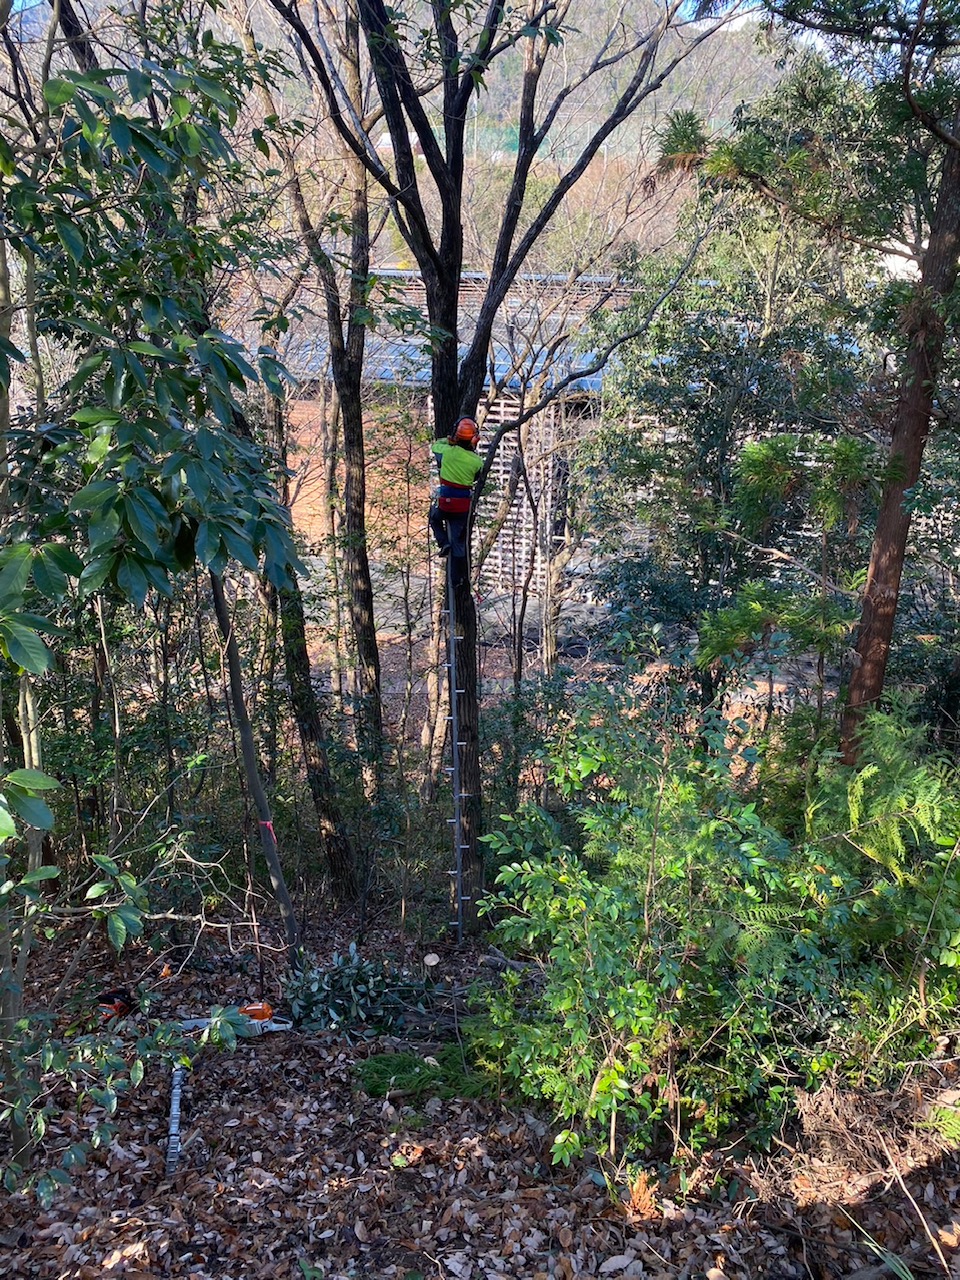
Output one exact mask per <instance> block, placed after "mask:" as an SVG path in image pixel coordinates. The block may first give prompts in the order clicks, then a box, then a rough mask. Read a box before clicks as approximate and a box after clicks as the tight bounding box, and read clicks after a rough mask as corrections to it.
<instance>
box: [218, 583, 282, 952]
mask: <svg viewBox="0 0 960 1280" xmlns="http://www.w3.org/2000/svg"><path fill="white" fill-rule="evenodd" d="M210 587H211V590H212V592H213V607H214V611H215V612H216V615H217V624H218V626H219V628H220V634H221V636H222V637H223V644H224V650H225V652H226V657H227V676H228V680H229V686H230V703H231V705H232V707H233V714H234V716H235V717H236V721H237V732H238V734H239V735H240V751H241V755H242V758H243V775H244V781H245V782H246V784H247V790H248V791H249V793H250V798H251V800H252V801H253V805H254V808H255V810H256V813H257V829H258V830H259V832H260V845H261V848H262V849H263V856H264V859H265V861H266V864H267V871H268V873H269V875H270V885H271V888H272V889H273V896H274V898H275V899H276V902H277V907H278V908H279V910H280V919H281V922H282V924H283V932H284V937H285V938H286V940H287V949H288V952H289V959H290V964H291V966H295V965H296V964H297V960H298V954H299V948H300V929H299V926H298V925H297V915H296V912H295V911H294V909H293V901H292V900H291V898H290V891H289V889H288V888H287V882H286V880H285V879H284V875H283V867H282V866H281V865H280V853H279V850H278V848H277V837H276V833H275V832H274V829H273V815H272V814H271V812H270V805H269V803H268V801H267V795H266V792H265V791H264V789H263V783H262V782H261V781H260V771H259V769H258V767H257V749H256V744H255V742H254V738H253V728H252V726H251V724H250V717H249V716H248V715H247V704H246V700H245V698H244V696H243V673H242V671H241V668H240V651H239V649H238V648H237V639H236V636H235V635H234V631H233V624H232V623H231V621H230V613H229V610H228V609H227V601H226V598H225V596H224V594H223V583H222V582H221V580H220V578H219V577H218V576H217V575H216V574H215V573H211V575H210Z"/></svg>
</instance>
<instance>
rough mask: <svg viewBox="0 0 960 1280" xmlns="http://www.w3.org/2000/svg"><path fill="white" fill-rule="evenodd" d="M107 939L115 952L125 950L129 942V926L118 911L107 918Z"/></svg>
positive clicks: (112, 912)
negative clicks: (125, 945)
mask: <svg viewBox="0 0 960 1280" xmlns="http://www.w3.org/2000/svg"><path fill="white" fill-rule="evenodd" d="M107 937H108V938H109V939H110V942H111V944H112V945H113V947H114V949H115V950H117V951H122V950H123V944H124V943H125V942H126V940H127V926H126V924H125V923H124V920H123V917H122V916H121V915H120V914H119V913H118V912H116V911H111V913H110V914H109V915H108V916H107Z"/></svg>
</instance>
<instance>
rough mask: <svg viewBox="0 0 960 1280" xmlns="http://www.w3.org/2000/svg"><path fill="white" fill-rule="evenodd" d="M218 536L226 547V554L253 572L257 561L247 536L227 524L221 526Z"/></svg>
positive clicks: (257, 565)
mask: <svg viewBox="0 0 960 1280" xmlns="http://www.w3.org/2000/svg"><path fill="white" fill-rule="evenodd" d="M220 536H221V537H222V538H223V545H224V546H225V547H226V548H227V552H228V554H229V555H231V556H232V557H233V559H234V560H236V561H237V562H238V563H239V564H242V565H243V567H244V568H245V569H250V570H252V571H254V572H255V571H256V570H257V568H258V567H259V562H258V560H257V556H256V552H255V551H254V549H253V547H252V546H251V543H250V539H249V538H248V537H246V536H245V535H244V534H243V533H241V532H240V531H239V530H237V529H233V528H231V527H230V525H227V524H225V525H222V526H221V529H220Z"/></svg>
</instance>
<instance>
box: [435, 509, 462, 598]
mask: <svg viewBox="0 0 960 1280" xmlns="http://www.w3.org/2000/svg"><path fill="white" fill-rule="evenodd" d="M469 517H470V512H469V511H464V512H462V513H460V512H456V513H455V512H452V511H441V510H440V508H439V507H438V506H437V504H436V503H434V504H433V506H432V507H431V508H430V528H431V529H432V530H433V536H434V538H436V540H437V546H438V547H439V548H440V550H441V551H443V550H444V548H446V547H449V548H450V560H451V564H450V568H451V571H452V573H453V580H454V582H462V581H463V579H464V578H465V577H466V576H467V521H468V519H469Z"/></svg>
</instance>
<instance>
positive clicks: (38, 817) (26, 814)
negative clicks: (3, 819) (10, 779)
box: [4, 787, 53, 831]
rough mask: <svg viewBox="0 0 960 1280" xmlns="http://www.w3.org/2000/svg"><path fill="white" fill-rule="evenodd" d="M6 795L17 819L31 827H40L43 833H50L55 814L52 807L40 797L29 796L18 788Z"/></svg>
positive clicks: (12, 788)
mask: <svg viewBox="0 0 960 1280" xmlns="http://www.w3.org/2000/svg"><path fill="white" fill-rule="evenodd" d="M4 795H5V796H6V800H7V804H8V805H9V806H10V808H11V809H12V810H13V811H14V813H15V814H16V815H17V817H19V818H22V819H23V820H24V822H27V823H29V824H30V826H31V827H39V828H40V830H41V831H49V830H50V829H51V828H52V827H53V813H52V812H51V809H50V806H49V805H48V804H47V802H46V801H45V800H41V799H40V797H39V796H32V795H29V794H28V793H27V792H26V791H21V790H19V788H17V787H11V788H10V789H9V790H7V791H5V792H4Z"/></svg>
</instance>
